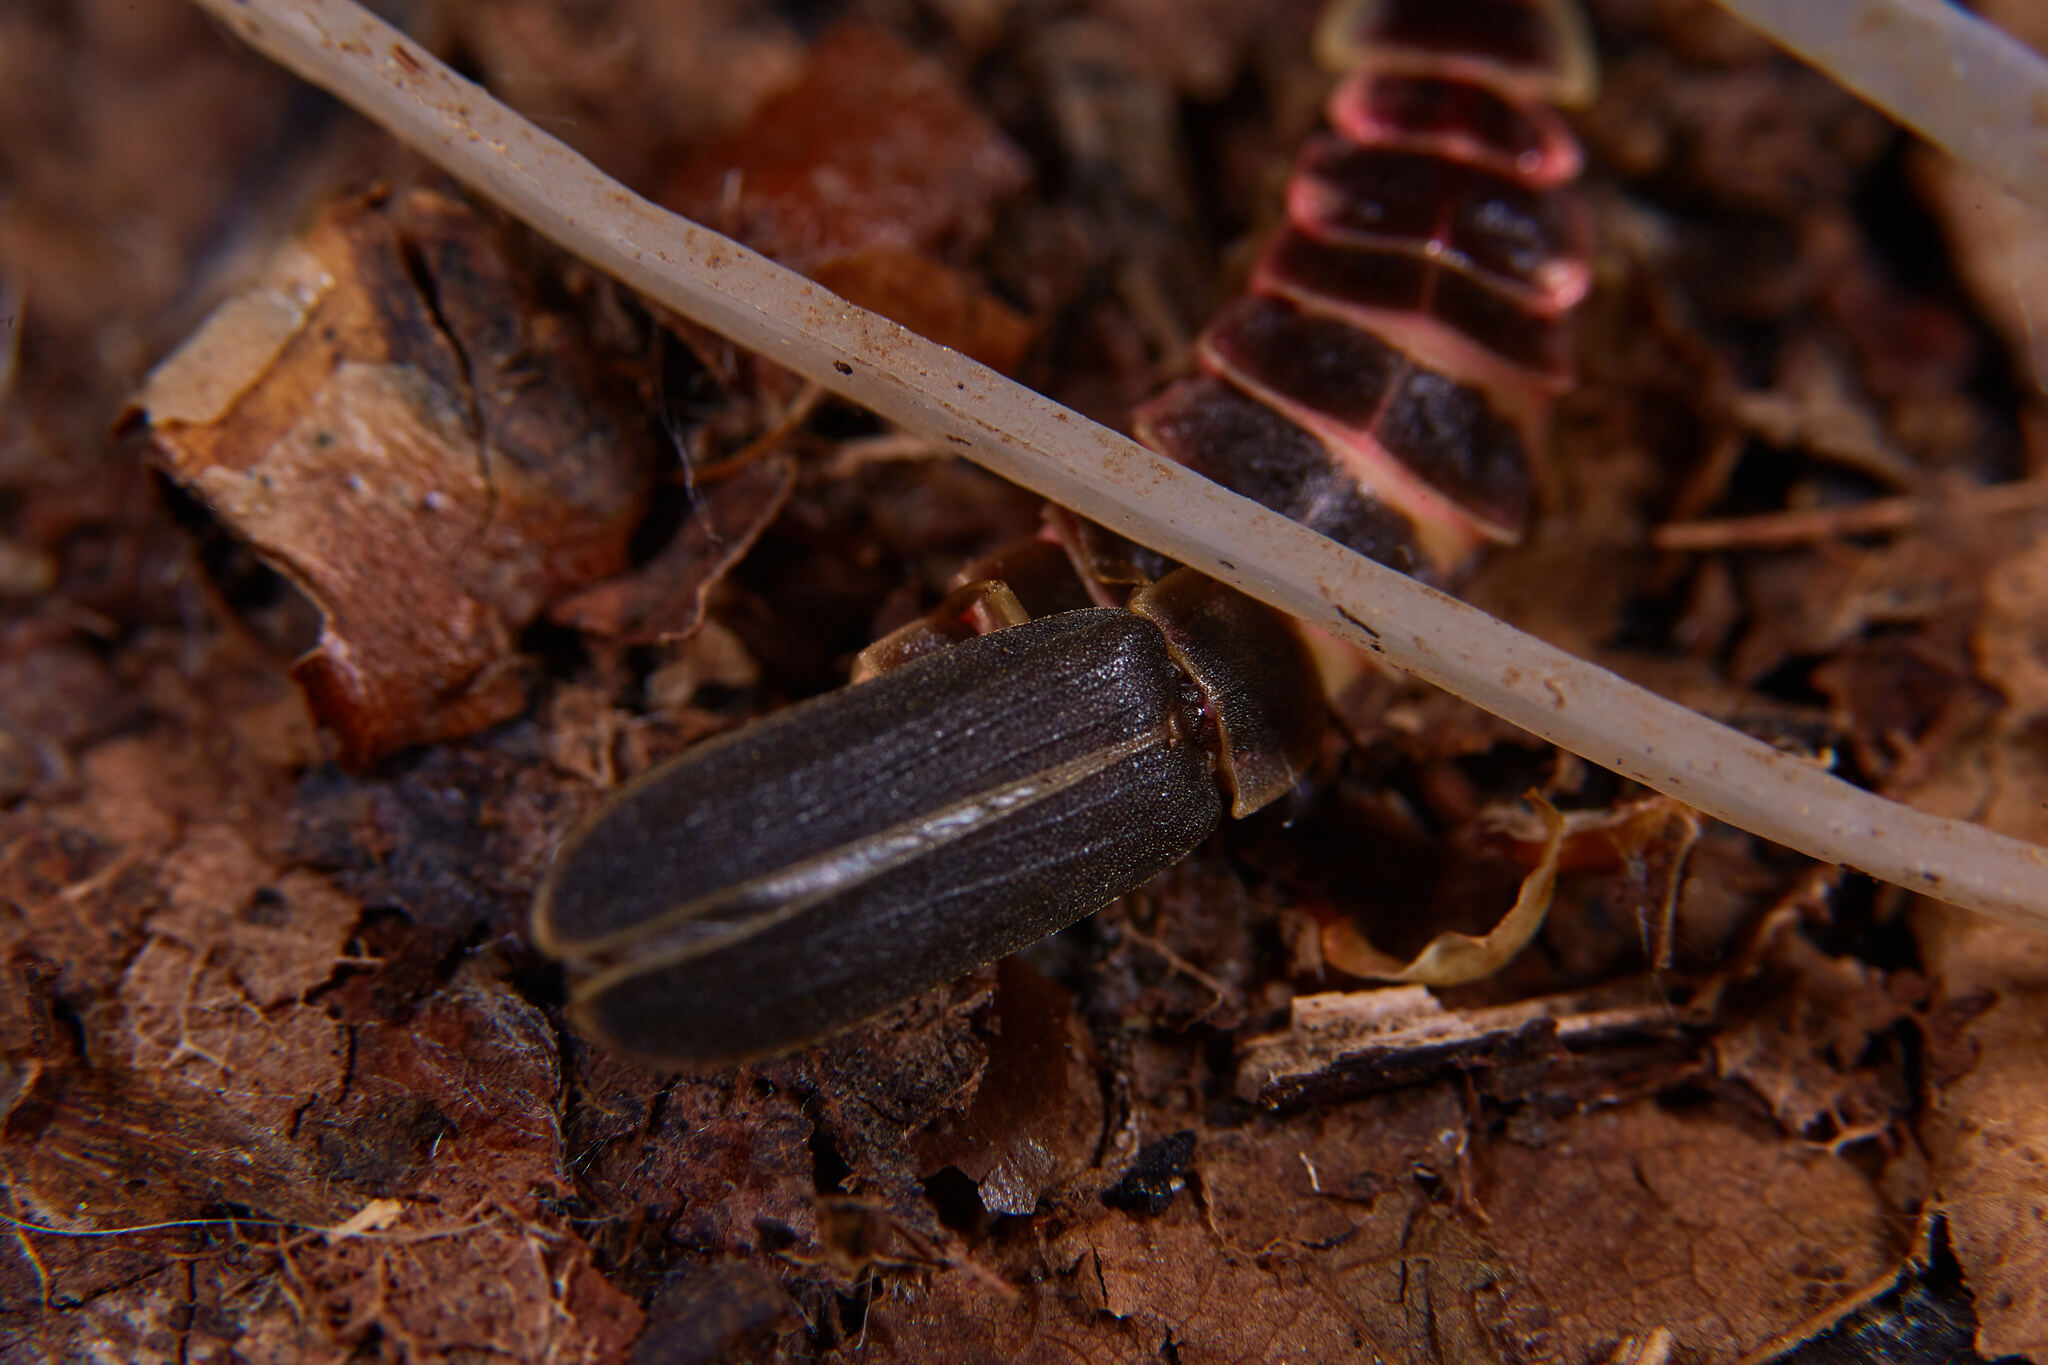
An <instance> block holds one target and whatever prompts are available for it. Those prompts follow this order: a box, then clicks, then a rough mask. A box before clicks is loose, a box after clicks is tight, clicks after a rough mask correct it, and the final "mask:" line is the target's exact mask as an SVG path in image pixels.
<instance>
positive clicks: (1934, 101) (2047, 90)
mask: <svg viewBox="0 0 2048 1365" xmlns="http://www.w3.org/2000/svg"><path fill="white" fill-rule="evenodd" d="M1721 3H1722V5H1724V6H1725V7H1726V8H1728V9H1729V10H1732V11H1733V12H1735V13H1736V14H1738V15H1740V16H1742V18H1743V19H1745V20H1747V21H1748V22H1749V23H1751V24H1753V25H1755V26H1756V27H1757V28H1759V29H1761V30H1762V31H1763V32H1764V33H1766V34H1768V35H1770V37H1771V38H1772V39H1774V40H1775V41H1776V42H1778V43H1779V44H1780V45H1782V46H1784V47H1785V48H1788V49H1789V50H1791V51H1792V52H1793V53H1795V54H1797V55H1798V56H1800V57H1803V58H1805V59H1806V60H1807V61H1809V62H1811V63H1813V64H1814V65H1815V66H1817V67H1819V68H1820V69H1821V70H1823V71H1825V72H1827V73H1828V75H1830V76H1832V77H1834V78H1835V79H1836V80H1837V81H1839V82H1841V83H1842V84H1843V85H1845V86H1847V87H1848V88H1849V89H1851V90H1853V91H1855V92H1856V93H1857V94H1859V95H1861V96H1862V97H1863V98H1864V99H1866V100H1868V101H1870V102H1871V103H1872V104H1874V105H1876V106H1877V107H1878V108H1879V109H1882V110H1883V111H1884V112H1885V113H1887V114H1890V115H1891V116H1892V117H1893V118H1894V119H1897V120H1898V121H1899V122H1900V123H1903V124H1904V125H1906V127H1908V128H1911V129H1912V130H1913V131H1914V132H1916V133H1918V134H1920V136H1922V137H1924V138H1926V139H1927V140H1928V141H1929V142H1931V143H1933V144H1934V145H1935V146H1937V147H1939V148H1941V149H1942V150H1943V151H1945V152H1947V153H1948V154H1949V155H1950V156H1952V157H1954V158H1955V159H1956V160H1958V161H1961V162H1964V163H1966V164H1968V165H1969V166H1971V167H1973V168H1975V169H1976V170H1978V171H1980V172H1982V173H1983V174H1984V175H1985V176H1987V177H1989V178H1990V179H1992V180H1995V181H1997V182H1998V183H1999V184H2000V185H2003V186H2004V187H2005V188H2006V189H2008V190H2011V191H2012V192H2013V193H2014V194H2016V195H2018V196H2019V197H2020V198H2021V199H2022V200H2024V201H2026V202H2027V203H2029V204H2032V205H2033V206H2034V207H2035V208H2037V209H2044V210H2048V137H2044V136H2043V132H2042V111H2043V110H2044V109H2048V58H2043V57H2042V56H2041V55H2040V54H2039V53H2036V52H2034V51H2033V50H2032V49H2031V48H2029V47H2027V46H2026V45H2025V44H2023V43H2021V42H2019V41H2018V40H2017V39H2015V38H2013V37H2011V36H2010V35H2009V34H2006V33H2003V32H2001V31H2000V30H1998V29H1996V28H1994V27H1992V26H1991V25H1990V24H1987V23H1985V22H1984V21H1983V20H1982V19H1979V18H1977V16H1975V15H1974V14H1971V13H1969V12H1968V11H1967V10H1965V9H1963V8H1962V7H1961V6H1960V5H1954V4H1950V3H1948V2H1947V0H1721Z"/></svg>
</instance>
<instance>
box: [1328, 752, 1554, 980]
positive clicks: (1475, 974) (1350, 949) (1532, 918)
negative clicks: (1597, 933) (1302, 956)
mask: <svg viewBox="0 0 2048 1365" xmlns="http://www.w3.org/2000/svg"><path fill="white" fill-rule="evenodd" d="M1529 800H1530V802H1531V803H1532V804H1533V805H1534V806H1535V807H1536V810H1537V812H1538V814H1539V815H1540V816H1541V817H1542V820H1543V823H1544V825H1545V826H1546V827H1547V831H1548V833H1547V838H1546V839H1545V841H1544V844H1543V851H1542V854H1541V855H1540V857H1539V858H1538V860H1537V863H1536V866H1535V867H1534V868H1532V869H1531V870H1530V872H1529V875H1528V876H1526V877H1524V878H1523V879H1522V888H1521V890H1520V891H1519V892H1518V893H1517V894H1516V896H1515V903H1514V905H1513V906H1511V907H1509V909H1508V912H1507V914H1505V915H1503V916H1502V917H1501V920H1500V923H1498V924H1496V925H1495V926H1494V927H1493V928H1492V929H1491V930H1490V931H1489V932H1487V933H1486V934H1484V935H1482V936H1480V937H1477V938H1475V937H1473V936H1472V935H1470V934H1459V933H1442V934H1438V935H1437V936H1436V937H1435V938H1433V939H1431V940H1430V941H1429V943H1428V944H1427V945H1425V946H1424V947H1423V949H1422V951H1421V952H1419V953H1417V954H1416V955H1415V956H1414V958H1413V959H1411V960H1410V961H1408V962H1402V961H1401V960H1400V959H1399V958H1394V957H1389V956H1388V955H1387V954H1385V953H1383V952H1381V951H1380V950H1379V949H1377V948H1375V947H1373V946H1372V945H1371V944H1370V943H1367V942H1366V941H1365V938H1364V936H1362V935H1361V934H1360V933H1359V932H1358V929H1357V926H1356V925H1354V924H1353V923H1352V922H1351V921H1350V920H1339V921H1337V922H1335V923H1333V924H1327V925H1325V926H1324V927H1323V960H1324V961H1325V962H1327V963H1328V964H1329V965H1330V966H1332V967H1335V968H1336V969H1337V970H1338V971H1340V972H1347V973H1349V974H1350V975H1352V976H1358V977H1364V978H1366V979H1367V980H1378V981H1404V982H1415V983H1418V984H1420V985H1425V986H1461V985H1464V984H1465V983H1466V982H1468V981H1477V980H1479V979H1480V978H1482V977H1486V976H1491V975H1492V974H1493V973H1495V972H1497V971H1499V970H1500V969H1501V968H1502V967H1505V966H1506V965H1507V964H1508V963H1509V962H1511V961H1513V960H1514V957H1515V954H1517V953H1519V952H1521V951H1522V949H1524V948H1526V947H1528V946H1529V940H1531V939H1533V938H1535V937H1536V931H1537V930H1539V929H1541V928H1542V927H1543V917H1544V915H1546V914H1548V913H1549V911H1550V895H1551V892H1552V891H1553V890H1555V889H1556V886H1557V866H1558V860H1559V859H1560V857H1562V855H1563V853H1564V847H1565V834H1566V825H1565V818H1564V816H1562V815H1560V814H1559V813H1558V810H1557V807H1555V806H1553V805H1551V804H1550V803H1549V802H1548V801H1546V800H1544V799H1543V798H1542V797H1540V796H1537V795H1536V794H1534V793H1533V792H1532V793H1531V794H1530V796H1529Z"/></svg>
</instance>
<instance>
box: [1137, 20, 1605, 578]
mask: <svg viewBox="0 0 2048 1365" xmlns="http://www.w3.org/2000/svg"><path fill="white" fill-rule="evenodd" d="M1318 55H1319V56H1320V58H1321V59H1322V60H1323V62H1324V63H1325V64H1326V65H1329V66H1331V67H1333V68H1336V69H1338V70H1341V71H1343V72H1344V73H1345V75H1344V77H1343V79H1342V80H1341V81H1340V83H1339V84H1338V86H1337V89H1336V91H1335V93H1334V94H1333V95H1332V96H1331V98H1330V102H1329V107H1328V121H1329V131H1327V132H1324V133H1321V134H1318V135H1317V136H1316V137H1315V138H1314V139H1312V140H1311V141H1310V142H1309V144H1308V146H1307V147H1306V148H1304V150H1303V151H1302V154H1301V157H1300V159H1299V160H1298V161H1297V162H1296V163H1295V167H1294V170H1293V174H1292V176H1291V178H1290V179H1289V182H1288V189H1287V221H1286V224H1285V226H1283V227H1281V228H1280V229H1279V230H1277V231H1276V232H1275V233H1274V235H1273V237H1272V239H1271V240H1270V241H1269V242H1268V243H1267V244H1266V247H1265V249H1264V251H1263V252H1262V254H1261V255H1260V258H1259V261H1258V264H1257V266H1256V267H1255V268H1254V269H1253V271H1252V276H1251V281H1250V284H1249V287H1248V288H1247V291H1246V293H1245V295H1244V296H1243V297H1241V298H1239V299H1237V300H1235V301H1234V302H1232V303H1231V304H1229V305H1228V306H1226V307H1225V308H1224V309H1223V310H1222V311H1221V312H1219V313H1218V314H1217V316H1216V317H1215V318H1214V319H1213V320H1212V321H1211V322H1210V323H1209V325H1208V326H1207V327H1206V328H1205V329H1204V330H1203V332H1202V335H1201V338H1200V342H1199V347H1198V355H1199V360H1200V372H1199V373H1198V374H1196V375H1194V376H1192V377H1190V378H1188V379H1185V380H1182V381H1180V382H1179V383H1177V384H1174V385H1173V386H1172V387H1170V388H1168V389H1167V390H1166V391H1165V392H1164V393H1161V394H1160V395H1159V396H1157V397H1156V398H1153V399H1152V400H1151V401H1149V402H1147V403H1146V404H1145V405H1144V406H1142V407H1141V408H1140V409H1139V410H1138V412H1137V414H1136V416H1135V425H1136V428H1137V434H1138V437H1139V439H1140V440H1142V441H1144V442H1145V443H1146V444H1147V445H1149V446H1151V447H1152V448H1153V449H1155V450H1158V451H1159V452H1161V453H1162V454H1165V455H1167V456H1169V457H1171V458H1173V459H1175V460H1178V461H1180V462H1181V463H1183V464H1186V465H1188V466H1190V467H1191V468H1193V469H1195V470H1197V471H1199V472H1201V473H1203V474H1205V475H1207V476H1208V477H1210V478H1212V479H1215V480H1216V481H1217V482H1219V483H1222V484H1224V485H1226V486H1228V487H1230V488H1233V489H1236V490H1237V491H1238V492H1240V493H1243V494H1244V495H1245V496H1247V497H1250V498H1254V499H1256V500H1257V501H1259V502H1262V503H1264V504H1266V505H1267V506H1268V507H1271V508H1273V509H1274V510H1276V511H1279V512H1282V513H1284V514H1286V515H1287V516H1290V517H1293V518H1294V519H1295V520H1297V521H1300V522H1302V523H1304V524H1306V525H1308V526H1309V527H1311V528H1313V529H1314V530H1317V531H1320V532H1322V533H1323V534H1324V535H1327V536H1330V537H1331V538H1332V539H1334V540H1338V541H1341V542H1343V543H1344V544H1346V545H1349V546H1350V547H1351V548H1353V549H1355V550H1358V551H1359V552H1360V553H1362V554H1366V555H1370V556H1371V557H1373V558H1374V559H1378V560H1381V561H1383V562H1385V563H1388V564H1391V565H1393V566H1394V567H1396V568H1399V569H1403V570H1406V571H1408V572H1410V573H1415V574H1418V575H1420V576H1423V577H1428V578H1433V579H1439V580H1444V579H1451V578H1455V577H1456V576H1457V575H1458V574H1459V573H1460V572H1461V571H1462V570H1463V569H1464V567H1465V566H1466V565H1467V563H1468V562H1469V561H1470V559H1471V558H1472V556H1473V554H1474V552H1475V551H1476V550H1478V549H1479V547H1480V546H1482V545H1483V544H1485V543H1487V542H1489V541H1492V542H1508V541H1513V540H1515V539H1517V538H1518V537H1519V536H1520V534H1521V531H1522V527H1523V525H1524V523H1525V522H1526V520H1527V518H1528V515H1529V511H1530V506H1531V503H1532V501H1533V498H1534V494H1535V485H1536V478H1537V468H1538V464H1539V461H1540V459H1541V451H1542V440H1543V433H1544V428H1545V425H1546V424H1547V421H1548V418H1549V409H1550V403H1551V400H1552V399H1553V398H1554V397H1555V396H1556V395H1557V394H1558V393H1559V392H1560V391H1562V390H1563V389H1565V388H1567V387H1569V386H1570V384H1571V383H1572V377H1573V376H1572V334H1571V312H1572V309H1573V308H1574V306H1576V305H1577V304H1578V302H1579V300H1580V299H1582V298H1583V297H1584V296H1585V293H1586V290H1587V286H1588V283H1589V279H1590V274H1591V267H1590V265H1589V257H1590V254H1591V246H1592V244H1591V231H1590V224H1589V219H1588V214H1587V211H1586V206H1585V204H1584V203H1583V202H1582V201H1580V200H1579V198H1578V197H1577V196H1576V195H1574V194H1573V193H1572V192H1571V191H1570V189H1569V188H1568V185H1569V182H1570V181H1571V180H1572V179H1573V177H1575V176H1576V175H1577V174H1578V170H1579V166H1580V161H1581V157H1580V153H1579V148H1578V144H1577V143H1576V142H1575V141H1574V140H1573V138H1572V135H1571V132H1570V130H1569V129H1568V128H1567V127H1566V125H1565V121H1564V119H1563V118H1562V117H1561V116H1560V115H1559V114H1558V113H1557V111H1556V110H1555V109H1552V108H1551V107H1549V106H1550V105H1551V104H1580V103H1584V102H1585V101H1586V99H1587V98H1589V97H1590V95H1591V92H1592V85H1593V62H1592V48H1591V44H1590V41H1589V39H1588V37H1587V34H1586V30H1585V27H1584V23H1583V21H1582V19H1581V18H1580V16H1579V15H1578V13H1577V11H1576V10H1574V9H1573V8H1572V7H1571V6H1570V4H1569V3H1567V0H1336V3H1335V4H1333V5H1332V7H1331V11H1330V13H1329V14H1328V15H1326V17H1325V20H1324V23H1323V26H1322V29H1321V32H1320V34H1319V36H1318Z"/></svg>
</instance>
